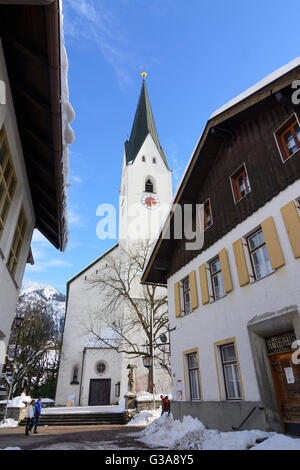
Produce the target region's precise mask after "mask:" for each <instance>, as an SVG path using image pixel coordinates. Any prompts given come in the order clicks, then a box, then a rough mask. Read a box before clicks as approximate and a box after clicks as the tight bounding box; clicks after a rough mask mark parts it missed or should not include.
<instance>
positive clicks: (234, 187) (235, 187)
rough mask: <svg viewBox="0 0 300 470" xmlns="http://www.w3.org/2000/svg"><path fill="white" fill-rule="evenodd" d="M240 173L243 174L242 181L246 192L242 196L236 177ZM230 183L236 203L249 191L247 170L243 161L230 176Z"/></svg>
mask: <svg viewBox="0 0 300 470" xmlns="http://www.w3.org/2000/svg"><path fill="white" fill-rule="evenodd" d="M241 174H243V176H244V178H243V181H244V184H245V187H246V189H247V192H246V194H244V196H242V194H241V190H240V185H239V184H238V178H239V177H240V176H241ZM230 184H231V190H232V194H233V199H234V202H235V204H238V203H239V202H240V201H241V200H242V199H244V197H246V196H247V195H248V194H249V193H250V192H251V185H250V182H249V176H248V171H247V167H246V164H245V163H242V165H241V166H240V167H239V168H238V169H237V170H236V171H235V172H234V173H233V174H232V175H231V176H230Z"/></svg>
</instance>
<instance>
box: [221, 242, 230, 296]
mask: <svg viewBox="0 0 300 470" xmlns="http://www.w3.org/2000/svg"><path fill="white" fill-rule="evenodd" d="M219 260H220V264H221V270H222V276H223V283H224V290H225V292H226V294H227V293H228V292H230V291H232V280H231V275H230V268H229V263H228V257H227V253H226V249H225V248H223V250H221V251H220V253H219Z"/></svg>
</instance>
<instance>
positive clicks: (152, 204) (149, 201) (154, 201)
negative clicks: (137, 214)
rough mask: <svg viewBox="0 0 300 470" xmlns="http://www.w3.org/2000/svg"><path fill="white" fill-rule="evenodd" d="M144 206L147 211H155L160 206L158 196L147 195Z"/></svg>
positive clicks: (143, 199) (143, 202)
mask: <svg viewBox="0 0 300 470" xmlns="http://www.w3.org/2000/svg"><path fill="white" fill-rule="evenodd" d="M142 204H143V205H144V206H145V207H146V208H147V209H155V208H156V207H158V206H159V199H158V197H157V196H156V194H152V193H146V194H144V196H143V197H142Z"/></svg>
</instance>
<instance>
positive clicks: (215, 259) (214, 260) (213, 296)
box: [209, 256, 226, 302]
mask: <svg viewBox="0 0 300 470" xmlns="http://www.w3.org/2000/svg"><path fill="white" fill-rule="evenodd" d="M216 261H219V263H220V269H219V271H217V272H215V273H213V272H212V269H211V267H212V264H214V263H215V262H216ZM209 272H210V282H211V287H212V294H213V295H212V296H211V297H212V298H213V301H214V302H215V301H217V300H220V299H223V297H226V292H225V289H224V295H221V297H218V298H216V295H215V289H214V283H213V278H214V277H215V276H216V275H218V274H220V273H221V275H222V281H223V288H224V280H223V273H222V268H221V262H220V258H219V256H216V257H215V258H214V259H213V260H211V261H209Z"/></svg>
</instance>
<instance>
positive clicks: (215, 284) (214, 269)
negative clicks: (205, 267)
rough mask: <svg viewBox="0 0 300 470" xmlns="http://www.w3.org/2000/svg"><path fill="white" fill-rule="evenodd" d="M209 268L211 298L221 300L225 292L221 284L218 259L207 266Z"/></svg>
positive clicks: (221, 277) (221, 276)
mask: <svg viewBox="0 0 300 470" xmlns="http://www.w3.org/2000/svg"><path fill="white" fill-rule="evenodd" d="M209 267H210V277H211V284H212V290H213V298H214V300H218V299H221V297H224V295H225V290H224V283H223V275H222V270H221V263H220V260H219V257H217V258H215V259H214V260H213V261H211V262H210V264H209Z"/></svg>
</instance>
